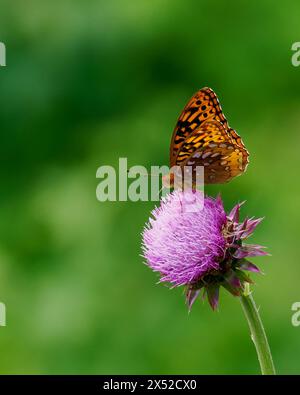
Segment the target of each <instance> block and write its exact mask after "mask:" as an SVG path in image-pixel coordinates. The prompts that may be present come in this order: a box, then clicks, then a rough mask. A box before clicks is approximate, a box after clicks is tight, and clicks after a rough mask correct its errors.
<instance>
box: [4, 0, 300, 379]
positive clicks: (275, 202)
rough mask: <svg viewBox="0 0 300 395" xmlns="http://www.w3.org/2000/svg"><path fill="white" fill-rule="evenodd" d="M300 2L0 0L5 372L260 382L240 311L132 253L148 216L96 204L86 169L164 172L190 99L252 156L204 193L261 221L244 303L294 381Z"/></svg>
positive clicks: (297, 357) (139, 208)
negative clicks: (249, 294)
mask: <svg viewBox="0 0 300 395" xmlns="http://www.w3.org/2000/svg"><path fill="white" fill-rule="evenodd" d="M299 18H300V5H299V2H297V1H291V0H286V1H285V2H284V4H281V3H280V2H274V1H271V0H270V1H267V0H264V1H252V2H246V1H237V0H236V1H232V0H229V1H208V0H206V1H196V0H194V1H192V0H191V1H190V0H188V1H183V0H152V1H147V0H143V1H140V0H131V1H129V0H126V1H125V0H123V1H116V0H112V1H104V0H97V1H93V0H90V1H86V0H81V1H79V0H77V1H75V0H72V1H71V0H69V1H68V0H59V1H58V0H57V1H38V0H27V1H26V2H25V1H23V0H15V1H14V2H11V1H3V2H1V13H0V41H2V42H4V43H5V44H6V47H7V67H2V68H0V122H1V129H0V130H1V143H0V150H1V156H0V157H1V166H0V172H1V173H0V175H1V196H0V301H1V302H4V303H5V304H6V308H7V326H6V327H0V350H1V356H0V372H1V373H45V374H53V373H58V374H63V373H82V374H88V373H90V374H98V373H102V374H105V373H107V374H109V373H116V374H135V373H137V374H147V373H148V374H155V373H157V374H158V373H161V374H173V373H174V374H175V373H177V374H180V373H184V374H189V373H191V374H192V373H193V374H198V373H203V374H204V373H208V374H214V373H221V374H231V373H238V374H243V373H244V374H255V373H258V372H259V368H258V363H257V360H256V354H255V350H254V347H253V344H252V343H251V340H250V337H249V333H248V328H247V325H246V322H245V319H244V317H243V313H242V309H241V307H240V305H239V300H238V299H237V298H233V297H231V296H230V295H229V294H226V293H225V291H222V295H221V305H220V310H219V312H217V313H213V312H212V311H210V309H209V308H208V306H207V305H206V304H203V303H202V302H201V301H197V303H196V304H195V305H194V308H193V310H192V312H191V314H188V313H187V309H186V306H185V304H184V297H183V293H182V289H177V290H168V288H167V287H164V286H163V285H156V281H157V276H156V275H155V274H154V273H153V272H152V271H151V270H150V269H148V268H147V267H146V266H145V265H144V264H143V260H142V258H141V257H140V253H141V250H140V244H141V235H140V233H141V231H142V228H143V225H144V223H145V221H147V219H148V217H149V212H150V210H151V209H152V208H153V207H154V205H155V203H153V202H135V203H134V202H106V203H100V202H98V201H97V199H96V194H95V192H96V187H97V184H98V182H99V180H97V179H96V177H95V174H96V169H97V168H98V167H99V166H101V165H112V166H117V164H118V159H119V157H127V158H128V164H129V166H132V165H136V164H139V165H144V166H146V167H147V168H148V169H150V166H151V165H167V164H168V152H169V142H170V138H171V133H172V130H173V127H174V125H175V122H176V119H177V117H178V115H179V113H180V111H181V110H182V108H183V106H184V105H185V103H186V101H187V100H188V99H189V98H190V96H191V95H192V94H193V93H194V92H195V91H197V90H198V89H199V88H201V87H203V86H210V87H211V88H213V89H214V90H215V91H216V92H217V94H218V96H219V98H220V101H221V104H222V107H223V110H224V113H225V115H226V116H227V118H228V120H229V123H230V125H231V126H232V127H233V128H235V129H236V130H237V131H238V133H239V134H240V135H241V136H242V138H243V140H244V142H245V144H246V146H247V148H248V150H249V152H250V164H249V167H248V170H247V172H246V173H245V174H244V175H242V176H241V177H238V178H236V179H235V180H233V181H232V182H231V183H229V184H226V185H217V186H213V187H209V188H207V189H206V192H207V193H209V194H212V195H216V194H217V193H218V192H221V193H222V196H223V198H224V202H225V206H226V209H230V208H231V207H232V206H233V205H234V204H235V203H236V202H237V201H241V200H247V204H246V205H245V206H244V207H243V211H242V214H243V216H244V215H250V216H252V215H253V216H265V220H264V221H263V223H262V224H261V225H260V226H259V228H258V229H257V231H256V233H255V235H254V237H253V238H252V241H253V242H256V243H259V244H263V245H266V246H268V249H269V251H270V252H271V254H272V256H271V257H261V258H257V259H256V260H255V262H256V263H257V264H258V265H260V267H262V268H263V270H264V272H265V274H266V275H265V276H257V275H254V277H255V280H256V285H255V287H254V288H255V292H254V296H255V298H256V301H257V304H258V305H260V312H261V315H262V318H263V321H264V323H265V327H266V331H267V333H268V336H269V340H270V345H271V348H272V351H273V356H274V361H275V364H276V367H277V370H278V372H279V373H283V374H285V373H292V374H295V373H300V363H299V361H300V327H298V328H297V327H293V326H292V324H291V316H292V311H291V306H292V304H293V303H294V302H296V301H300V289H299V276H300V264H299V227H300V225H299V222H300V211H299V210H300V199H299V194H300V186H299V173H298V170H299V164H300V155H299V148H300V134H299V128H300V113H299V103H300V89H299V88H300V67H299V68H297V67H293V66H292V64H291V56H292V51H291V46H292V43H293V42H296V41H300V29H299Z"/></svg>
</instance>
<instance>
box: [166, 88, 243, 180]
mask: <svg viewBox="0 0 300 395" xmlns="http://www.w3.org/2000/svg"><path fill="white" fill-rule="evenodd" d="M248 158H249V153H248V151H247V149H246V148H245V145H244V144H243V142H242V139H241V138H240V136H239V135H238V134H237V133H236V131H235V130H233V129H232V128H230V127H229V125H228V122H227V120H226V118H225V116H224V114H223V112H222V108H221V105H220V103H219V100H218V97H217V95H216V94H215V92H214V91H213V90H212V89H211V88H202V89H200V90H199V91H198V92H197V93H195V94H194V96H193V97H192V98H191V99H190V100H189V102H188V103H187V105H186V106H185V107H184V109H183V111H182V113H181V115H180V117H179V119H178V121H177V123H176V126H175V129H174V132H173V135H172V140H171V145H170V167H172V166H180V168H183V167H184V166H191V169H192V171H193V172H194V171H195V169H196V166H204V183H205V184H223V183H225V182H228V181H230V180H232V179H233V178H234V177H236V176H238V175H240V174H242V173H243V172H245V171H246V168H247V165H248V162H249V160H248ZM172 176H173V177H172ZM165 177H166V176H165ZM165 182H166V179H165ZM169 183H170V184H171V186H174V184H173V183H174V175H173V174H170V175H169Z"/></svg>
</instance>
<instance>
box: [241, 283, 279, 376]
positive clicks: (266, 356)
mask: <svg viewBox="0 0 300 395" xmlns="http://www.w3.org/2000/svg"><path fill="white" fill-rule="evenodd" d="M247 285H248V284H247ZM240 299H241V303H242V306H243V310H244V313H245V316H246V318H247V321H248V324H249V328H250V332H251V339H252V340H253V343H254V345H255V348H256V352H257V356H258V360H259V364H260V368H261V373H262V374H264V375H265V374H268V375H274V374H276V372H275V368H274V364H273V360H272V355H271V350H270V347H269V343H268V340H267V337H266V333H265V330H264V327H263V324H262V322H261V319H260V316H259V313H258V310H257V307H256V305H255V302H254V299H253V298H252V295H251V293H250V292H249V287H246V288H245V292H244V294H243V295H242V296H241V297H240Z"/></svg>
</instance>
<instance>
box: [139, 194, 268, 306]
mask: <svg viewBox="0 0 300 395" xmlns="http://www.w3.org/2000/svg"><path fill="white" fill-rule="evenodd" d="M186 202H192V206H191V205H187V203H186ZM242 204H243V203H239V204H237V205H236V206H235V207H234V208H233V209H232V210H231V212H230V213H229V214H228V215H227V214H226V212H225V210H224V207H223V202H222V200H221V198H220V197H218V198H217V199H213V198H210V197H204V196H203V193H202V192H200V191H192V190H186V191H184V192H183V191H178V190H177V191H174V192H172V193H171V194H169V195H167V197H165V198H163V199H162V202H161V205H160V207H159V208H155V209H154V210H153V211H152V216H153V218H150V219H149V222H148V224H147V225H146V226H145V228H144V231H143V247H142V248H143V256H144V258H145V259H146V264H147V265H148V266H149V267H150V268H152V269H153V270H154V271H155V272H158V273H159V274H160V282H167V283H169V284H170V285H171V286H172V287H178V286H185V287H186V302H187V304H188V307H189V309H191V307H192V305H193V303H194V301H195V300H196V298H197V297H198V295H199V294H200V292H201V291H203V296H207V298H208V301H209V303H210V305H211V307H212V309H213V310H215V309H216V308H217V307H218V300H219V288H220V286H223V287H224V288H225V289H226V290H228V291H229V292H230V293H231V294H233V295H235V296H240V295H241V294H242V292H243V290H244V287H245V283H251V282H252V281H251V279H250V277H249V276H248V275H247V274H246V273H245V272H244V271H250V272H251V271H252V272H260V270H259V269H258V267H257V266H255V265H254V264H253V263H251V262H249V261H248V260H247V259H246V258H248V257H253V256H258V255H267V253H266V252H265V251H264V250H263V248H264V247H262V246H259V245H254V244H246V243H245V242H244V241H245V239H247V238H248V237H249V236H250V235H251V234H252V233H253V231H254V229H255V228H256V226H257V225H258V224H259V223H260V222H261V220H262V218H258V219H254V218H246V219H245V220H244V221H243V222H241V223H239V210H240V207H241V205H242ZM191 207H192V210H191ZM187 208H189V209H187Z"/></svg>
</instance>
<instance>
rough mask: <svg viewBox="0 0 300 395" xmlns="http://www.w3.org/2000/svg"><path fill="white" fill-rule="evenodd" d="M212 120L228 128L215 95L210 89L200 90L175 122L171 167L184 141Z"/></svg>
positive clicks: (171, 147)
mask: <svg viewBox="0 0 300 395" xmlns="http://www.w3.org/2000/svg"><path fill="white" fill-rule="evenodd" d="M212 119H213V120H215V121H219V122H221V123H222V124H223V125H224V127H225V129H227V128H228V123H227V120H226V118H225V116H224V114H223V112H222V108H221V105H220V103H219V100H218V98H217V95H216V94H215V92H214V91H213V90H212V89H210V88H202V89H201V90H199V91H198V92H197V93H195V95H194V96H193V97H192V98H191V99H190V101H189V102H188V103H187V105H186V106H185V108H184V109H183V111H182V113H181V115H180V117H179V119H178V121H177V124H176V126H175V129H174V132H173V136H172V140H171V146H170V162H171V165H172V163H173V164H174V158H176V154H177V153H178V151H179V149H180V146H181V145H182V144H183V142H184V141H185V139H186V138H187V137H188V136H189V135H190V134H191V133H192V132H193V131H194V130H196V129H198V128H199V127H200V126H201V125H202V124H203V123H204V122H206V121H208V120H212Z"/></svg>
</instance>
